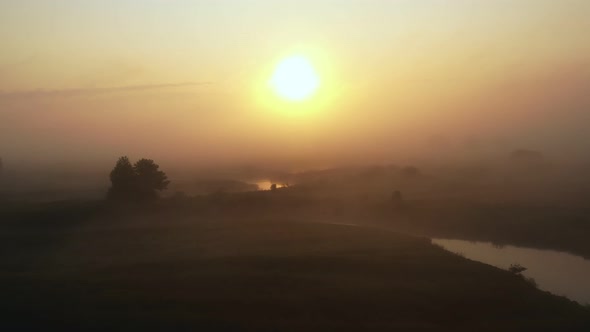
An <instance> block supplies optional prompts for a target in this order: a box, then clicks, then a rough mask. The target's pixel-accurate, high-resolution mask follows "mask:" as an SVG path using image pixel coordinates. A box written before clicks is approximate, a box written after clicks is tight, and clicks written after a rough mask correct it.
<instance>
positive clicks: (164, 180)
mask: <svg viewBox="0 0 590 332" xmlns="http://www.w3.org/2000/svg"><path fill="white" fill-rule="evenodd" d="M159 168H160V166H158V164H156V163H155V162H154V161H153V160H151V159H140V160H138V161H137V162H136V163H135V165H133V170H134V171H135V174H136V176H137V189H138V194H139V195H140V197H141V198H146V199H153V198H157V197H158V193H157V192H158V191H162V190H165V189H166V188H168V184H169V183H170V181H168V177H167V176H166V173H164V172H162V171H160V170H159Z"/></svg>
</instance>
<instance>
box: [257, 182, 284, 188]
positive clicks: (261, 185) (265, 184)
mask: <svg viewBox="0 0 590 332" xmlns="http://www.w3.org/2000/svg"><path fill="white" fill-rule="evenodd" d="M272 184H273V182H271V181H266V180H265V181H258V182H256V185H257V186H258V190H270V186H272ZM275 184H276V185H277V188H283V187H284V185H282V184H279V183H275Z"/></svg>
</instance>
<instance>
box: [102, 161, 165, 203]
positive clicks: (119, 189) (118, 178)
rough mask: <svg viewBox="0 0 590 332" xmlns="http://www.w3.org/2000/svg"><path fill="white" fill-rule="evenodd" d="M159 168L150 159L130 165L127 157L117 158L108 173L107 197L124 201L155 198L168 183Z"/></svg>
mask: <svg viewBox="0 0 590 332" xmlns="http://www.w3.org/2000/svg"><path fill="white" fill-rule="evenodd" d="M159 168H160V167H159V166H158V165H157V164H156V163H154V161H153V160H150V159H141V160H139V161H137V162H136V163H135V164H134V165H131V162H130V161H129V158H127V157H121V158H119V160H117V164H116V165H115V167H114V168H113V170H112V171H111V174H110V178H111V188H110V189H109V192H108V196H107V197H108V198H109V199H114V200H124V201H131V200H151V199H155V198H157V197H158V191H162V190H164V189H166V188H167V187H168V184H169V183H170V181H168V177H167V176H166V174H165V173H164V172H162V171H160V170H159Z"/></svg>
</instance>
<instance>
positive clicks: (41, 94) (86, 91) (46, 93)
mask: <svg viewBox="0 0 590 332" xmlns="http://www.w3.org/2000/svg"><path fill="white" fill-rule="evenodd" d="M209 84H212V82H182V83H166V84H142V85H126V86H116V87H102V88H75V89H57V90H45V89H36V90H24V91H0V99H21V98H50V97H59V98H69V97H79V96H87V95H97V94H107V93H115V92H132V91H145V90H156V89H171V88H181V87H188V86H201V85H209Z"/></svg>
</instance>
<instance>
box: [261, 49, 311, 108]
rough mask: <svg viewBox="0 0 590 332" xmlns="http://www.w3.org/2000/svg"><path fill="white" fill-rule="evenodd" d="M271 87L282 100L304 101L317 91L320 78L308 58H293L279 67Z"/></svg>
mask: <svg viewBox="0 0 590 332" xmlns="http://www.w3.org/2000/svg"><path fill="white" fill-rule="evenodd" d="M270 85H271V86H272V88H273V89H274V91H275V93H276V94H277V95H279V96H280V97H281V98H284V99H286V100H289V101H303V100H306V99H309V98H310V97H311V96H313V94H314V93H315V92H316V91H317V89H318V88H319V86H320V78H319V76H318V74H317V73H316V71H315V69H314V68H313V65H312V64H311V62H310V61H309V60H308V59H307V58H305V57H303V56H291V57H288V58H286V59H283V60H282V61H281V62H280V63H279V64H278V65H277V67H276V69H275V71H274V74H273V76H272V78H271V80H270Z"/></svg>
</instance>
